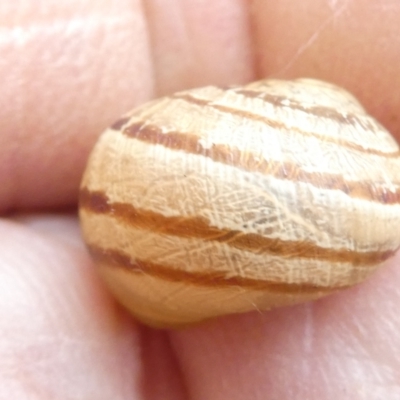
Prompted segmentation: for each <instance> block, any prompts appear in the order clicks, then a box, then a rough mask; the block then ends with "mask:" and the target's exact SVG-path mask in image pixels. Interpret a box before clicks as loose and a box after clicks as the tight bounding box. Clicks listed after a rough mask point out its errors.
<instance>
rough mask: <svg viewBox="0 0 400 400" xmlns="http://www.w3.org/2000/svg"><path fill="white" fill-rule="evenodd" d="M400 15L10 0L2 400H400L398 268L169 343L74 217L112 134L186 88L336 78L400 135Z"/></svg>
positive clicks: (1, 61)
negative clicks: (98, 257)
mask: <svg viewBox="0 0 400 400" xmlns="http://www.w3.org/2000/svg"><path fill="white" fill-rule="evenodd" d="M399 18H400V6H399V4H397V3H396V2H393V1H389V0H382V1H379V2H377V1H372V0H360V1H357V2H356V1H354V0H353V1H351V0H314V1H313V0H306V1H302V2H293V1H290V0H283V1H280V2H272V1H264V0H254V1H253V2H251V1H244V0H242V1H240V0H216V1H212V2H210V1H206V0H196V1H191V0H171V1H168V2H165V1H161V0H146V1H143V2H140V1H138V0H101V1H91V0H83V1H81V0H71V1H69V2H61V1H58V0H57V1H56V0H39V1H33V0H17V1H11V0H4V1H2V2H1V5H0V26H1V29H0V39H1V40H0V54H1V55H2V56H1V58H0V76H1V77H2V79H1V91H0V138H1V139H0V141H1V142H0V143H1V146H0V182H1V185H0V209H1V210H2V213H3V216H4V218H3V219H2V220H1V223H0V235H1V240H0V277H1V278H0V334H1V341H0V399H11V398H12V399H18V400H19V399H34V400H36V399H37V400H44V399H54V398H57V399H97V400H102V399H105V400H106V399H110V398H112V399H115V400H120V399H121V400H122V399H144V400H157V399H165V400H168V399H178V400H180V399H196V400H202V399H207V400H217V399H218V400H219V399H232V400H241V399H280V400H285V399H310V400H314V399H318V400H320V399H324V400H325V399H343V400H346V399H372V400H376V399H386V400H392V399H393V400H395V399H399V398H400V334H399V332H400V313H399V312H398V304H399V302H400V289H399V287H400V285H399V283H400V266H399V263H400V258H398V257H397V258H395V259H394V260H392V261H391V262H390V263H388V264H387V266H386V267H385V268H383V269H382V270H380V271H378V272H377V273H376V274H375V275H374V276H373V277H372V278H371V279H370V280H368V281H367V282H365V283H364V284H362V285H359V286H358V287H355V288H353V289H351V290H348V291H346V292H343V293H339V294H336V295H333V296H331V297H329V298H326V299H324V300H321V301H318V302H315V303H313V304H305V305H300V306H296V307H292V308H286V309H280V310H276V311H273V312H270V313H258V312H253V313H249V314H246V315H238V316H231V317H226V318H221V319H219V320H215V321H212V322H208V323H206V324H203V325H200V326H197V327H193V328H189V329H186V330H183V331H177V332H174V331H155V330H151V329H148V328H144V327H142V326H140V325H139V324H138V323H136V322H135V321H134V320H133V318H131V317H130V316H129V315H127V313H126V312H125V311H124V310H122V309H121V308H120V307H119V306H118V305H117V304H115V302H114V301H113V299H112V298H111V297H110V295H109V293H108V292H107V290H106V289H105V287H104V286H103V285H102V283H101V281H100V280H99V278H98V277H97V274H96V271H95V268H94V266H93V264H92V263H91V260H90V259H89V257H88V255H87V253H86V251H85V248H84V245H83V243H82V241H81V238H80V233H79V227H78V222H77V218H76V213H75V212H74V211H73V210H74V209H75V207H76V199H77V191H78V185H79V180H80V177H81V174H82V172H83V168H84V165H85V162H86V159H87V156H88V153H89V151H90V149H91V147H92V146H93V144H94V142H95V140H96V138H97V136H98V135H99V133H100V132H101V131H102V130H103V129H104V128H105V127H106V126H107V125H108V124H110V123H111V122H112V121H113V120H114V119H116V118H117V117H118V116H119V115H120V114H121V113H123V112H125V111H126V110H128V109H130V108H131V107H133V106H135V105H138V104H140V103H142V102H144V101H146V100H148V99H151V98H153V97H156V96H159V95H161V94H165V93H170V92H172V91H176V90H179V89H183V88H189V87H195V86H201V85H204V84H208V83H213V84H227V83H242V82H246V81H249V80H255V79H258V78H261V77H266V76H274V77H280V78H295V77H298V76H309V77H314V78H320V79H325V80H329V81H332V82H334V83H336V84H339V85H342V86H344V87H345V88H346V89H348V90H350V91H352V92H353V93H354V94H355V95H356V96H357V97H359V98H360V100H361V102H362V103H363V104H364V105H365V106H366V108H367V109H368V111H369V112H370V113H372V114H373V115H374V116H375V117H376V118H377V119H378V120H380V121H381V122H382V123H383V124H384V125H385V126H386V127H387V128H388V129H389V130H391V131H392V133H393V134H394V135H395V136H396V137H397V138H400V120H399V114H398V110H399V108H400V90H399V89H398V88H399V87H400V72H399V68H398V65H400V35H399V28H398V21H399ZM399 174H400V171H399ZM70 210H72V211H70Z"/></svg>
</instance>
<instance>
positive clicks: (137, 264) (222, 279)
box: [88, 244, 348, 295]
mask: <svg viewBox="0 0 400 400" xmlns="http://www.w3.org/2000/svg"><path fill="white" fill-rule="evenodd" d="M88 249H89V252H90V254H91V255H92V257H93V259H94V260H95V262H98V263H99V264H101V265H105V266H107V267H114V268H123V269H126V270H128V271H129V272H132V273H137V274H147V275H151V276H154V277H157V278H160V279H163V280H167V281H173V282H182V283H187V284H192V285H201V286H210V287H213V288H224V287H239V288H249V289H254V290H263V291H270V292H276V293H285V294H296V293H298V294H302V295H304V294H316V295H317V294H321V295H322V294H328V293H330V292H333V291H334V290H335V289H338V288H339V287H336V288H332V287H329V288H327V287H323V286H316V285H311V284H298V283H292V284H290V283H280V282H273V281H265V280H261V279H252V278H245V277H241V276H232V275H231V274H229V275H227V274H224V273H220V272H217V271H209V272H207V273H204V272H193V271H184V270H177V269H173V268H171V267H170V266H168V265H160V264H156V263H152V262H151V261H145V260H140V259H135V260H133V259H131V258H130V256H129V255H128V254H126V253H125V252H123V251H121V250H117V249H104V248H101V247H99V246H96V245H93V244H88ZM346 287H348V286H347V285H346V286H340V288H346Z"/></svg>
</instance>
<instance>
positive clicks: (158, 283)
mask: <svg viewBox="0 0 400 400" xmlns="http://www.w3.org/2000/svg"><path fill="white" fill-rule="evenodd" d="M399 173H400V158H399V147H398V146H397V144H396V142H395V141H394V139H393V138H392V137H391V136H390V134H389V133H388V132H387V131H386V130H385V129H384V128H383V127H382V126H381V125H380V124H379V123H377V122H376V121H375V120H374V119H373V118H372V117H370V116H368V115H367V114H366V112H365V111H364V109H363V108H362V106H361V105H360V104H359V103H358V101H357V100H356V99H355V98H354V97H353V96H352V95H350V94H349V93H347V92H346V91H344V90H343V89H340V88H338V87H336V86H334V85H331V84H328V83H325V82H321V81H316V80H311V79H299V80H294V81H279V80H263V81H259V82H255V83H251V84H248V85H245V86H241V87H231V88H218V87H213V86H209V87H204V88H200V89H194V90H188V91H184V92H179V93H176V94H173V95H171V96H168V97H164V98H161V99H158V100H155V101H152V102H150V103H148V104H145V105H144V106H142V107H140V108H138V109H136V110H134V111H132V112H131V113H129V114H127V115H126V116H125V117H123V118H122V119H120V120H119V121H117V122H116V123H115V124H114V125H113V126H112V127H111V128H109V129H108V130H106V132H105V133H104V134H103V135H102V136H101V137H100V139H99V141H98V143H97V145H96V146H95V148H94V150H93V152H92V154H91V156H90V160H89V162H88V166H87V169H86V172H85V174H84V177H83V181H82V185H81V192H80V217H81V224H82V228H83V233H84V238H85V241H86V243H87V246H88V248H89V251H90V253H91V254H92V256H93V258H94V260H95V261H96V263H97V264H98V266H99V269H100V273H101V275H102V276H103V278H104V279H105V281H106V282H107V284H108V285H109V287H110V289H111V290H112V292H113V293H114V294H115V296H116V297H117V298H118V299H119V301H120V302H121V303H122V304H123V305H124V306H125V307H127V308H128V309H129V310H130V311H131V312H132V313H133V314H134V315H135V316H136V317H137V318H138V319H139V320H141V321H143V322H145V323H147V324H150V325H153V326H157V327H179V326H185V325H187V324H190V323H193V322H196V321H201V320H203V319H207V318H211V317H215V316H218V315H223V314H230V313H239V312H245V311H248V310H253V309H269V308H272V307H276V306H283V305H290V304H294V303H298V302H303V301H308V300H312V299H317V298H319V297H321V296H324V295H327V294H329V293H332V292H334V291H336V290H338V289H341V288H347V287H349V286H351V285H354V284H356V283H358V282H360V281H362V280H364V279H365V278H366V277H367V276H369V275H370V274H371V273H372V272H373V271H374V270H375V269H376V268H377V267H378V266H380V265H381V264H382V263H383V262H384V261H385V260H386V259H388V258H389V257H391V256H393V255H394V253H395V251H396V250H397V248H398V247H399V244H400V235H399V233H398V230H399V226H400V205H399V201H400V191H399V180H398V178H397V175H398V174H399Z"/></svg>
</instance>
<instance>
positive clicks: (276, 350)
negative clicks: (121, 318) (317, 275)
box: [171, 257, 400, 400]
mask: <svg viewBox="0 0 400 400" xmlns="http://www.w3.org/2000/svg"><path fill="white" fill-rule="evenodd" d="M399 262H400V257H397V259H396V260H395V262H393V263H391V265H388V266H387V267H386V268H384V269H383V270H381V271H379V272H378V273H377V274H376V275H375V276H374V277H373V278H371V279H370V280H369V281H368V282H366V283H364V284H361V285H360V286H358V287H356V288H353V289H350V290H348V291H346V292H343V293H339V294H336V295H333V296H331V297H328V298H326V299H324V300H320V301H317V302H314V303H309V304H304V305H300V306H296V307H291V308H287V309H281V310H275V311H271V312H268V313H257V312H253V313H249V314H246V315H239V316H231V317H226V318H224V319H221V320H219V321H218V322H210V323H208V324H206V325H203V326H200V327H197V328H192V329H189V330H187V331H182V332H176V333H174V334H173V335H171V336H172V344H173V348H174V349H175V351H176V354H177V355H178V360H179V362H180V364H181V368H182V370H184V371H185V373H186V381H187V382H188V386H189V387H190V388H191V390H192V391H193V393H196V395H197V396H198V397H197V398H200V399H213V400H222V399H227V398H229V399H232V400H242V399H250V398H251V399H255V400H259V399H260V400H261V399H265V398H268V399H281V400H289V399H296V400H297V399H299V400H300V399H308V400H319V399H324V400H334V399H341V400H353V399H357V400H358V399H368V400H374V399H390V400H395V399H397V398H399V397H400V362H399V360H400V336H399V334H398V332H399V329H400V318H399V316H398V315H399V313H398V304H399V302H400V290H399V285H398V283H399V280H400V268H399ZM227 382H229V384H227Z"/></svg>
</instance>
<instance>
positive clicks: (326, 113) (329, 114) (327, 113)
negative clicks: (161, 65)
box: [171, 90, 400, 158]
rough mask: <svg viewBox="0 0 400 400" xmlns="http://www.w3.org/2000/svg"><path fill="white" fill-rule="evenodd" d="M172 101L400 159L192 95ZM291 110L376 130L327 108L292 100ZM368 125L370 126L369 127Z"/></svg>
mask: <svg viewBox="0 0 400 400" xmlns="http://www.w3.org/2000/svg"><path fill="white" fill-rule="evenodd" d="M248 92H253V91H250V90H247V91H244V90H242V91H235V93H238V94H244V93H248ZM256 93H258V94H259V95H260V96H261V94H260V92H256V91H254V96H253V97H257V98H260V100H264V101H266V102H268V103H270V104H272V105H274V106H282V105H283V104H282V102H283V101H284V100H286V101H287V98H286V97H283V96H282V97H278V96H271V95H270V96H269V97H270V98H271V99H270V100H269V101H267V100H266V99H267V98H268V97H267V95H264V97H258V96H256V95H255V94H256ZM171 98H172V99H181V100H184V101H186V102H188V103H191V104H196V105H198V106H203V107H204V106H207V107H210V108H212V109H215V110H218V111H220V112H222V113H227V114H233V115H237V116H240V117H242V118H247V119H250V120H256V121H259V122H262V123H264V124H266V125H267V126H268V127H271V128H273V129H279V130H282V131H288V132H290V133H293V132H296V133H298V134H301V135H302V136H307V137H313V138H317V139H320V140H323V141H324V142H328V143H334V144H336V145H338V146H341V147H344V148H348V149H351V150H354V151H358V152H361V153H366V154H373V155H377V156H382V157H390V158H398V157H400V150H397V151H393V152H383V151H380V150H377V149H373V148H365V147H362V146H360V145H358V144H357V143H354V142H350V141H348V140H344V139H343V138H334V137H329V136H321V135H320V134H318V132H308V131H304V130H301V129H299V128H297V127H295V126H292V125H290V126H287V125H285V124H284V122H283V121H279V122H278V121H276V120H272V119H270V118H267V117H265V116H263V115H261V114H258V113H254V112H250V111H248V110H241V109H239V108H235V107H232V106H227V105H224V104H218V103H215V102H214V101H215V100H207V99H200V98H198V97H195V96H193V95H192V94H190V93H185V92H183V93H177V94H175V95H172V96H171ZM290 101H291V103H290V108H294V109H296V108H297V109H299V110H302V111H304V112H308V113H309V114H313V112H314V113H315V116H322V117H326V118H330V119H333V120H336V121H337V122H338V123H342V124H349V125H354V124H355V123H356V122H357V124H358V125H359V126H362V127H363V128H364V129H368V130H375V129H374V128H373V127H372V125H371V126H370V124H368V123H367V122H365V123H364V122H361V121H360V120H359V119H358V118H357V116H350V115H349V116H348V118H347V117H346V118H345V117H343V115H342V114H340V113H337V112H333V111H332V110H331V109H329V108H327V107H310V108H308V107H307V108H306V107H304V106H301V105H300V104H299V105H298V106H297V107H296V105H295V104H293V106H292V100H290ZM367 125H368V126H367Z"/></svg>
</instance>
